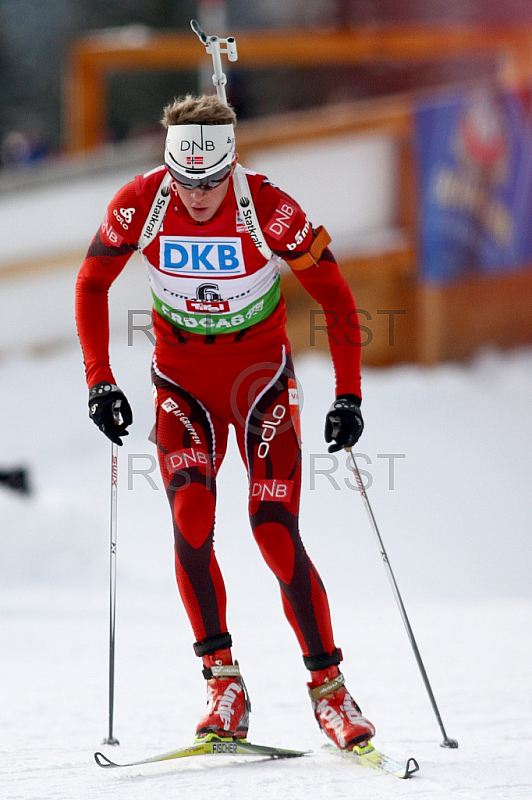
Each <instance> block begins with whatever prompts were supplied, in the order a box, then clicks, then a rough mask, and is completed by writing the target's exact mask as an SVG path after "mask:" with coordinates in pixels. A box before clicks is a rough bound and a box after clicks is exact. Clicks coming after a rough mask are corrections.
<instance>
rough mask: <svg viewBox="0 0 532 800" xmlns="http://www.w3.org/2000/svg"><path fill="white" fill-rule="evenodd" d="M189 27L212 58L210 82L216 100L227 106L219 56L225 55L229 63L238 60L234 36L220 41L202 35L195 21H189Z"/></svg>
mask: <svg viewBox="0 0 532 800" xmlns="http://www.w3.org/2000/svg"><path fill="white" fill-rule="evenodd" d="M190 27H191V28H192V30H193V31H194V33H195V34H196V36H198V37H199V40H200V42H202V44H204V45H205V49H206V50H207V53H209V55H210V56H212V65H213V68H214V75H213V76H212V82H213V83H214V85H215V86H216V94H217V95H218V100H221V102H222V103H224V104H225V105H227V97H226V95H225V85H226V83H227V77H226V75H225V74H224V71H223V69H222V58H221V54H222V53H225V54H226V55H227V58H228V59H229V61H237V60H238V53H237V51H236V41H235V38H234V36H229V37H228V38H227V39H221V38H220V37H219V36H207V34H206V33H204V32H203V31H202V30H201V28H200V26H199V25H198V23H197V22H196V20H195V19H192V20H190ZM223 45H225V50H223V49H222V46H223Z"/></svg>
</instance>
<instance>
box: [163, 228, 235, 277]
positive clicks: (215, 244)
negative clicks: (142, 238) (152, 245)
mask: <svg viewBox="0 0 532 800" xmlns="http://www.w3.org/2000/svg"><path fill="white" fill-rule="evenodd" d="M160 242H161V249H160V260H159V264H160V268H161V270H162V271H163V272H167V273H170V274H172V275H196V276H197V275H214V274H218V275H219V276H223V275H227V276H228V277H230V276H232V275H244V274H245V271H246V268H245V264H244V257H243V255H242V242H241V240H240V238H239V237H234V238H233V237H228V236H220V237H219V238H216V239H215V238H212V237H208V236H161V239H160Z"/></svg>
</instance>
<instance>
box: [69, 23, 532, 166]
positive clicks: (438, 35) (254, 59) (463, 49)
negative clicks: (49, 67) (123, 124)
mask: <svg viewBox="0 0 532 800" xmlns="http://www.w3.org/2000/svg"><path fill="white" fill-rule="evenodd" d="M237 45H238V53H239V61H238V68H239V69H254V68H258V67H287V68H289V67H316V66H318V67H319V66H321V67H330V66H340V65H349V64H362V63H370V62H373V63H377V62H382V61H387V60H388V61H389V60H391V61H403V62H404V61H409V62H416V61H417V62H419V61H422V60H431V59H434V58H439V59H442V58H446V57H452V56H456V55H460V54H461V55H467V56H469V57H471V56H474V55H485V54H487V53H491V54H494V53H496V54H498V55H499V57H500V70H501V74H504V75H505V77H507V78H508V77H509V76H512V77H515V76H516V75H517V74H518V73H520V74H522V73H523V72H527V73H528V74H529V73H530V71H531V69H532V66H531V53H532V32H531V31H530V30H528V29H523V28H512V27H507V28H504V27H492V28H486V27H450V28H445V27H430V26H409V27H408V26H403V27H395V26H394V27H390V28H384V29H375V28H371V29H357V30H341V31H337V30H326V29H310V30H300V29H298V30H276V31H261V32H249V31H238V32H237ZM207 60H209V61H210V58H209V56H206V55H205V51H204V50H203V48H202V46H201V45H200V44H199V42H198V40H197V39H196V37H195V36H194V34H193V33H192V32H189V33H154V32H152V31H150V30H149V29H146V30H145V29H140V30H139V31H137V32H135V31H133V32H131V31H128V29H123V30H118V31H117V32H116V33H115V32H112V31H104V32H102V33H100V34H98V33H95V34H92V35H89V36H86V37H83V38H81V39H79V40H78V41H77V42H76V43H75V44H74V46H73V47H72V50H71V53H70V59H69V65H68V70H67V82H66V83H67V98H66V127H67V147H68V149H69V150H70V151H77V150H84V149H88V148H91V147H95V146H97V145H99V144H101V143H103V141H104V140H105V120H106V117H107V104H106V81H107V76H108V75H109V73H110V72H111V71H131V70H135V71H138V70H169V69H177V70H179V69H182V70H190V69H196V68H197V67H199V66H200V64H202V63H207Z"/></svg>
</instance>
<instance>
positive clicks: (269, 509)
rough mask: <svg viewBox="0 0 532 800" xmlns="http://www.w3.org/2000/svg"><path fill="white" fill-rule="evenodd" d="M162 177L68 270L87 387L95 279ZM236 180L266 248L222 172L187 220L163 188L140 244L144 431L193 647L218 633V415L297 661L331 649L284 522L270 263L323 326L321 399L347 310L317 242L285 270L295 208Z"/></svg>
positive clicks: (98, 328) (293, 456)
mask: <svg viewBox="0 0 532 800" xmlns="http://www.w3.org/2000/svg"><path fill="white" fill-rule="evenodd" d="M165 175H166V169H165V167H164V166H162V167H160V168H158V169H156V170H153V171H152V172H150V173H147V174H146V175H144V176H137V177H136V178H135V180H134V181H132V182H131V183H128V184H127V185H125V186H124V187H123V188H122V189H120V191H119V192H118V193H117V195H116V196H115V198H114V199H113V200H112V202H111V203H110V205H109V208H108V211H107V214H106V217H105V219H104V221H103V223H102V225H101V227H100V229H99V230H98V232H97V233H96V235H95V237H94V239H93V241H92V243H91V245H90V248H89V250H88V253H87V256H86V258H85V261H84V262H83V265H82V267H81V270H80V273H79V277H78V282H77V287H76V316H77V325H78V332H79V337H80V340H81V344H82V348H83V353H84V358H85V366H86V375H87V383H88V385H89V387H92V386H93V385H94V384H96V383H98V382H100V381H109V382H110V383H112V384H115V383H116V381H115V379H114V376H113V373H112V371H111V367H110V363H109V352H108V350H109V348H108V342H109V323H108V303H107V294H108V289H109V287H110V286H111V284H112V283H113V281H114V280H115V278H116V277H117V276H118V274H119V273H120V272H121V270H122V269H123V268H124V266H125V264H126V262H127V261H128V259H129V258H130V256H131V254H132V253H133V252H134V251H135V250H136V249H138V242H139V238H140V236H141V231H142V230H143V226H144V224H145V221H146V219H147V217H148V215H149V214H150V213H152V204H153V203H154V198H155V197H156V192H157V190H158V188H159V186H160V184H161V180H162V179H163V177H164V176H165ZM247 179H248V182H249V187H250V190H251V193H252V197H253V200H254V203H255V208H256V213H257V216H258V220H259V223H260V227H261V229H262V231H263V235H264V237H265V239H266V242H267V244H268V245H269V247H270V248H271V250H272V251H273V253H274V256H273V257H272V258H271V259H268V260H267V259H266V258H265V257H264V256H263V255H262V254H261V252H259V250H258V248H257V247H256V245H255V243H254V241H253V239H252V236H251V235H250V232H248V230H247V228H246V225H245V221H244V219H243V213H242V212H243V211H245V209H241V210H239V209H238V207H237V202H236V199H235V194H234V192H233V189H232V185H231V181H232V179H231V180H230V184H229V189H228V192H227V195H226V196H225V199H224V200H223V202H222V204H221V206H220V207H219V209H218V211H217V212H216V213H215V215H214V216H213V217H212V218H211V219H210V220H208V221H207V222H204V223H199V222H196V221H194V220H193V219H192V218H191V217H190V216H189V214H188V212H187V211H186V209H185V207H184V205H183V204H182V202H181V201H180V199H179V197H178V195H177V192H175V191H174V189H173V188H172V187H171V186H170V203H169V205H168V207H167V210H166V213H165V215H164V219H163V221H162V225H161V226H160V228H159V230H158V232H157V234H156V236H154V237H153V239H152V241H151V242H150V243H149V244H148V245H147V246H146V247H145V248H144V250H143V253H142V256H143V259H144V261H145V264H146V267H147V269H148V276H149V279H150V283H151V288H152V294H153V298H154V310H153V323H154V333H155V339H156V344H155V351H154V355H153V364H152V375H153V384H154V387H155V414H156V428H155V431H156V440H157V450H158V457H159V464H160V469H161V473H162V477H163V481H164V485H165V488H166V492H167V496H168V500H169V503H170V508H171V512H172V519H173V526H174V536H175V565H176V575H177V584H178V587H179V591H180V594H181V598H182V600H183V603H184V605H185V608H186V611H187V614H188V617H189V619H190V623H191V625H192V628H193V632H194V636H195V637H196V640H197V643H196V644H197V646H201V645H202V644H203V645H208V644H209V642H211V641H212V642H213V643H215V644H217V645H219V644H220V642H221V643H222V644H223V643H224V642H226V638H225V637H227V636H228V629H227V622H226V593H225V587H224V582H223V578H222V575H221V572H220V568H219V565H218V561H217V559H216V555H215V552H214V548H213V539H214V519H215V505H216V475H217V473H218V470H219V469H220V466H221V464H222V462H223V458H224V454H225V450H226V445H227V436H228V428H229V425H230V424H232V425H233V426H234V429H235V431H236V438H237V441H238V447H239V450H240V454H241V457H242V459H243V461H244V463H245V465H246V468H247V472H248V477H249V500H248V502H249V517H250V521H251V527H252V530H253V534H254V537H255V540H256V542H257V544H258V546H259V548H260V551H261V553H262V555H263V557H264V559H265V561H266V563H267V564H268V566H269V567H270V568H271V570H272V571H273V573H274V574H275V576H276V577H277V579H278V581H279V585H280V589H281V595H282V602H283V607H284V610H285V613H286V617H287V619H288V621H289V623H290V625H291V626H292V628H293V629H294V632H295V634H296V636H297V639H298V642H299V644H300V646H301V650H302V652H303V656H305V657H314V656H324V657H325V656H326V655H327V654H328V655H331V654H332V653H334V652H335V644H334V640H333V632H332V627H331V620H330V613H329V605H328V601H327V596H326V593H325V589H324V586H323V584H322V582H321V580H320V577H319V575H318V572H317V571H316V568H315V567H314V565H313V563H312V561H311V560H310V558H309V556H308V555H307V552H306V550H305V548H304V546H303V543H302V541H301V538H300V534H299V528H298V512H299V497H300V488H301V443H300V438H299V424H298V423H299V421H298V406H297V386H296V382H295V376H294V372H293V366H292V361H291V356H290V344H289V341H288V339H287V335H286V331H285V319H286V317H285V303H284V299H283V297H282V295H281V294H280V290H279V268H280V266H279V261H280V260H281V259H283V260H285V261H286V262H287V263H288V265H289V266H290V263H291V261H292V262H293V264H294V266H295V267H296V268H297V267H299V269H298V271H296V272H295V274H296V275H297V278H298V279H299V281H300V282H301V284H302V285H303V287H304V288H305V289H306V290H307V292H309V294H310V295H311V296H312V297H313V298H314V299H315V300H316V301H317V302H318V303H319V304H320V305H321V306H322V308H323V310H324V312H325V318H326V321H327V325H328V327H329V328H331V329H332V327H334V332H333V333H332V332H330V334H329V341H330V348H331V354H332V358H333V362H334V367H335V374H336V394H345V393H353V394H356V395H358V396H361V391H360V337H359V328H358V327H357V323H358V320H357V316H356V307H355V302H354V299H353V296H352V293H351V291H350V289H349V287H348V285H347V283H346V281H345V280H344V278H343V277H342V275H341V273H340V271H339V269H338V266H337V264H336V262H335V259H334V257H333V255H332V253H331V252H330V250H329V249H328V248H325V249H323V248H321V249H320V248H318V249H320V253H318V256H317V263H314V261H313V259H311V258H310V257H309V256H306V264H304V266H305V268H303V269H301V264H302V261H303V262H305V258H303V259H302V258H301V257H302V256H305V254H307V253H308V252H309V250H310V248H311V246H312V245H313V242H315V240H316V237H317V232H316V231H315V230H314V229H313V228H312V227H311V225H310V223H309V221H308V220H307V218H306V216H305V214H304V213H303V211H302V210H301V208H300V207H299V206H298V204H297V203H296V202H295V201H294V200H293V199H292V198H291V197H289V196H288V195H287V194H285V193H284V192H282V191H281V190H280V189H278V188H277V187H275V186H273V185H272V184H271V183H269V181H268V180H267V179H266V178H265V177H264V176H263V175H258V174H255V173H247ZM321 250H323V251H322V252H321ZM309 264H310V266H309ZM331 399H332V398H331ZM204 649H205V648H204ZM213 649H214V647H213ZM196 651H197V652H198V648H197V649H196ZM305 662H306V663H307V659H306V658H305Z"/></svg>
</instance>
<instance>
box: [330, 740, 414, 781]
mask: <svg viewBox="0 0 532 800" xmlns="http://www.w3.org/2000/svg"><path fill="white" fill-rule="evenodd" d="M324 749H325V750H327V751H328V752H331V753H337V754H339V755H341V756H342V757H343V758H345V759H346V760H347V761H351V762H352V763H353V764H358V765H359V766H361V767H369V768H370V769H374V770H376V771H377V772H383V773H385V774H387V775H395V777H396V778H410V777H411V776H412V775H413V774H414V773H415V772H417V771H418V770H419V764H418V762H417V761H416V759H415V758H412V757H410V758H407V760H406V761H404V762H402V761H396V760H395V759H394V758H390V756H387V755H385V754H384V753H382V752H381V751H380V750H376V749H375V747H373V745H372V744H371V743H370V744H367V745H366V746H365V747H357V746H356V745H355V747H354V748H353V749H352V750H338V748H337V747H335V746H334V745H324Z"/></svg>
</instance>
